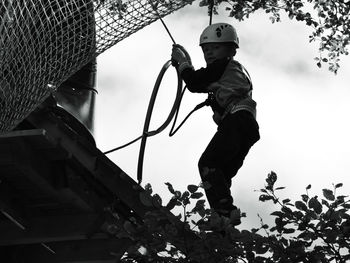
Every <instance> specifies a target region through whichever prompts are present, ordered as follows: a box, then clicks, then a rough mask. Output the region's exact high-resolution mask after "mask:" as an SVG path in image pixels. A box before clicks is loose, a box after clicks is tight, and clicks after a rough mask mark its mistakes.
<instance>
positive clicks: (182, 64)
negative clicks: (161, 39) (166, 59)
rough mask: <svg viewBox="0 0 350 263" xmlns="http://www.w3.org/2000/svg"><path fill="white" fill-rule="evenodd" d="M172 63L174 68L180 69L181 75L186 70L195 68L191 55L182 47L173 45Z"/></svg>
mask: <svg viewBox="0 0 350 263" xmlns="http://www.w3.org/2000/svg"><path fill="white" fill-rule="evenodd" d="M171 61H172V64H173V66H175V67H177V68H178V70H179V72H180V74H181V72H182V71H183V70H184V69H186V68H193V66H192V61H191V57H190V55H189V54H188V52H187V51H186V49H185V48H184V47H183V46H181V45H177V44H174V45H173V49H172V53H171Z"/></svg>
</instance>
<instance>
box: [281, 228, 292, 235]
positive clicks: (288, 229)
mask: <svg viewBox="0 0 350 263" xmlns="http://www.w3.org/2000/svg"><path fill="white" fill-rule="evenodd" d="M294 232H295V229H294V228H285V229H283V233H285V234H292V233H294Z"/></svg>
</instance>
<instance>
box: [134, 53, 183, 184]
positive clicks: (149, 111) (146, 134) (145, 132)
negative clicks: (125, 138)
mask: <svg viewBox="0 0 350 263" xmlns="http://www.w3.org/2000/svg"><path fill="white" fill-rule="evenodd" d="M170 65H171V60H169V61H167V62H166V63H165V64H164V66H163V67H162V69H161V71H160V72H159V75H158V77H157V80H156V83H155V84H154V88H153V92H152V95H151V99H150V102H149V104H148V109H147V114H146V119H145V124H144V128H143V134H142V139H141V146H140V152H139V160H138V165H137V180H138V182H139V184H140V183H141V181H142V167H143V159H144V153H145V148H146V140H147V137H149V136H153V135H156V134H158V133H160V132H161V131H163V130H164V129H165V128H166V127H167V126H168V125H169V123H170V122H171V119H172V118H173V116H174V114H175V112H176V109H177V108H178V105H179V102H180V98H181V92H182V79H181V76H180V73H179V71H178V70H177V69H176V72H177V78H178V84H177V93H176V98H175V101H174V104H173V107H172V109H171V111H170V113H169V116H168V118H167V119H166V120H165V122H164V123H163V124H162V125H161V126H160V127H159V128H158V129H157V130H155V131H152V132H149V131H148V128H149V124H150V121H151V116H152V111H153V106H154V103H155V100H156V97H157V93H158V90H159V87H160V83H161V82H162V79H163V76H164V74H165V72H166V70H167V69H168V68H169V67H170Z"/></svg>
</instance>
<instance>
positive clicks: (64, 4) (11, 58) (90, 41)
mask: <svg viewBox="0 0 350 263" xmlns="http://www.w3.org/2000/svg"><path fill="white" fill-rule="evenodd" d="M192 1H193V0H188V1H184V0H157V2H155V0H153V3H150V2H149V0H129V1H122V0H49V1H48V0H1V2H0V133H3V132H6V131H9V130H11V129H13V128H14V127H15V126H16V125H17V124H18V123H19V122H20V121H22V120H23V119H24V118H25V117H26V116H27V115H28V114H29V113H30V112H32V111H33V110H34V109H35V108H36V107H37V106H38V105H39V104H40V103H41V102H42V101H43V100H45V99H46V98H47V97H48V96H49V95H50V94H52V93H54V92H55V91H56V90H57V88H58V87H59V86H60V84H62V82H64V81H65V80H66V79H68V78H69V77H70V76H71V75H73V74H74V73H75V72H77V71H78V70H79V69H80V68H81V67H83V66H84V65H85V64H87V63H88V62H90V61H91V60H92V59H93V58H95V57H96V56H97V55H99V54H101V53H102V52H104V51H105V50H106V49H108V48H110V47H111V46H113V45H115V44H116V43H118V42H119V41H121V40H123V39H124V38H126V37H128V36H129V35H131V34H133V33H135V32H136V31H138V30H139V29H141V28H143V27H144V26H146V25H149V24H150V23H152V22H154V21H156V20H157V19H158V14H160V16H165V15H167V14H169V13H171V12H173V11H174V10H177V9H179V8H181V7H183V6H185V5H186V4H188V3H190V2H192ZM154 6H157V12H158V14H157V12H155V11H154V9H153V7H154Z"/></svg>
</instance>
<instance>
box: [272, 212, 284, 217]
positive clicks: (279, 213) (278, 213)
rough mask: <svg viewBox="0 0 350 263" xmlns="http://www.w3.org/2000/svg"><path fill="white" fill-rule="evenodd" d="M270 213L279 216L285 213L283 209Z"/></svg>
mask: <svg viewBox="0 0 350 263" xmlns="http://www.w3.org/2000/svg"><path fill="white" fill-rule="evenodd" d="M270 215H272V216H278V217H283V215H284V214H283V213H282V212H281V211H275V212H272V213H271V214H270Z"/></svg>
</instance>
